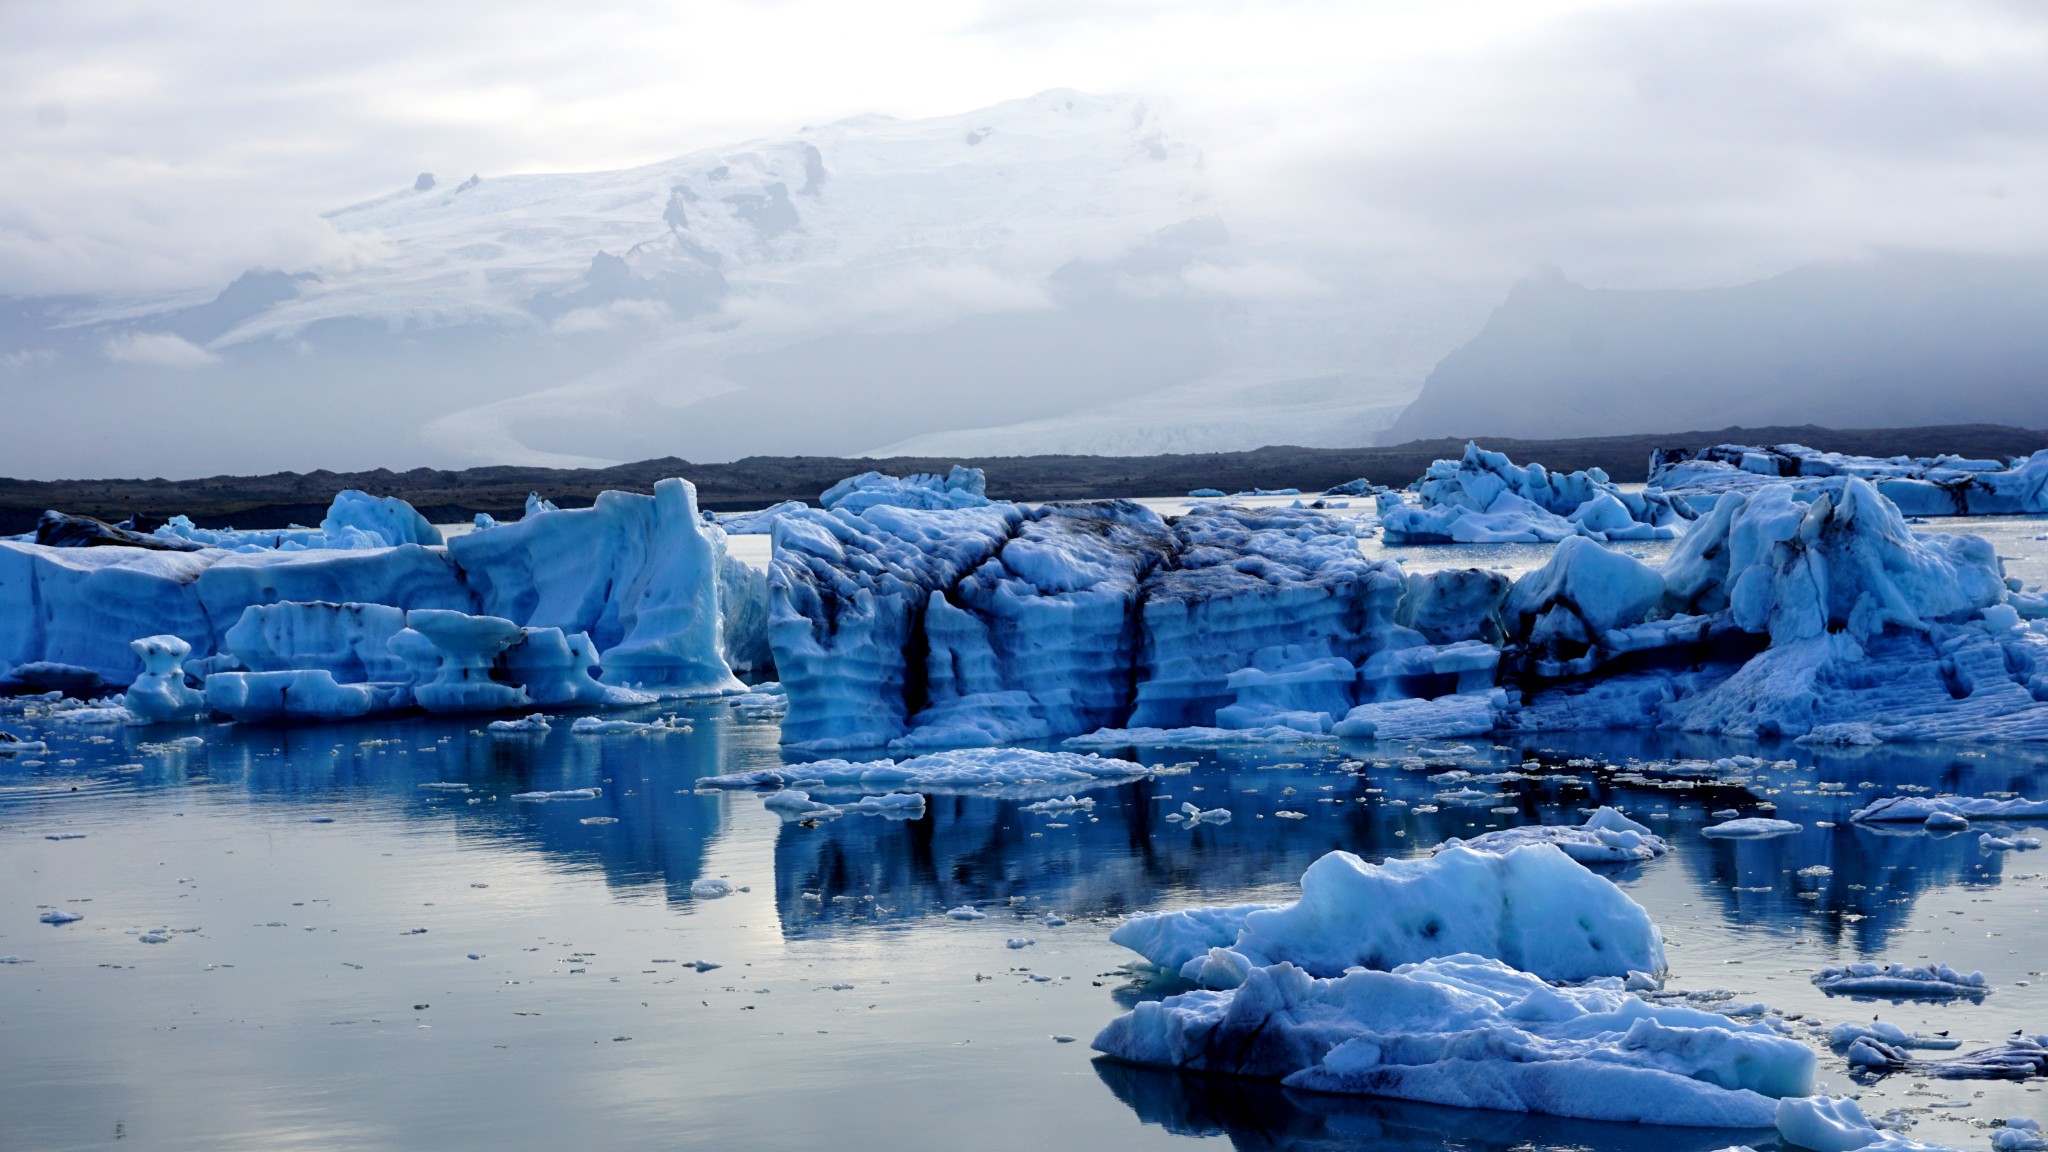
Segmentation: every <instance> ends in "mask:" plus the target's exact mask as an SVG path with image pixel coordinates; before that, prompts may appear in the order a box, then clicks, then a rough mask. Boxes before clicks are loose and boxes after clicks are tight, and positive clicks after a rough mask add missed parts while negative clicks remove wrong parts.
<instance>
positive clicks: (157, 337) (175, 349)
mask: <svg viewBox="0 0 2048 1152" xmlns="http://www.w3.org/2000/svg"><path fill="white" fill-rule="evenodd" d="M104 351H105V352H106V356H107V359H109V360H112V361H113V362H114V363H116V364H138V365H141V366H143V367H147V368H204V367H206V366H207V365H208V364H214V363H218V362H219V360H220V357H218V356H216V355H214V354H213V353H211V352H208V351H207V350H206V349H204V348H201V347H200V346H199V345H197V344H194V343H192V342H191V341H190V340H187V339H185V338H184V337H182V336H176V335H173V334H171V333H169V332H124V333H122V334H121V335H119V336H116V337H114V338H113V339H111V340H109V341H107V343H106V347H105V349H104Z"/></svg>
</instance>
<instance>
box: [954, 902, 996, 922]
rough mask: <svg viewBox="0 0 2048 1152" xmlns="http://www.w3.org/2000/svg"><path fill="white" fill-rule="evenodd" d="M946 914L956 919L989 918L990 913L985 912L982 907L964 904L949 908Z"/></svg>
mask: <svg viewBox="0 0 2048 1152" xmlns="http://www.w3.org/2000/svg"><path fill="white" fill-rule="evenodd" d="M946 915H947V916H948V917H950V918H951V919H954V920H986V919H988V913H986V912H983V911H982V910H981V909H979V908H976V907H974V906H973V905H972V904H962V905H960V906H959V907H958V908H950V909H947V911H946Z"/></svg>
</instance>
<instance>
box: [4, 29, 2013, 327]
mask: <svg viewBox="0 0 2048 1152" xmlns="http://www.w3.org/2000/svg"><path fill="white" fill-rule="evenodd" d="M1061 86H1064V87H1074V88H1080V89H1084V90H1090V91H1098V92H1142V93H1147V94H1153V95H1157V96H1159V97H1161V98H1163V99H1164V100H1165V101H1166V102H1167V103H1168V104H1169V105H1170V106H1171V108H1172V109H1173V115H1174V116H1175V117H1176V118H1177V120H1178V121H1179V122H1180V124H1181V125H1182V127H1183V131H1184V133H1185V134H1186V135H1187V136H1189V137H1190V138H1192V139H1194V140H1196V141H1197V142H1199V143H1200V144H1201V145H1202V146H1203V148H1204V149H1205V152H1206V155H1207V158H1208V161H1209V172H1210V175H1211V177H1212V178H1213V180H1214V181H1215V182H1216V185H1217V187H1218V188H1219V189H1220V190H1221V192H1222V193H1223V200H1224V202H1225V203H1227V204H1230V205H1231V206H1232V208H1233V210H1234V211H1235V212H1237V213H1238V214H1239V215H1241V216H1243V217H1246V218H1251V217H1259V218H1262V219H1263V220H1264V221H1266V222H1267V224H1268V225H1287V226H1300V227H1302V228H1305V229H1313V230H1315V231H1317V232H1320V233H1325V234H1327V235H1328V236H1329V237H1330V238H1331V239H1332V241H1334V242H1336V243H1340V244H1342V243H1356V244H1359V245H1361V246H1364V247H1370V248H1374V249H1378V250H1380V251H1382V252H1408V253H1412V254H1413V255H1414V256H1415V257H1416V258H1418V259H1420V260H1422V261H1426V262H1429V263H1432V264H1435V265H1438V266H1441V267H1445V268H1454V267H1455V268H1472V269H1480V270H1487V271H1499V270H1513V269H1518V268H1529V267H1534V266H1538V265H1544V264H1550V265H1556V266H1558V267H1561V268H1562V269H1563V270H1564V271H1565V272H1566V273H1567V274H1568V275H1571V276H1573V277H1574V278H1576V279H1579V280H1582V281H1585V282H1589V283H1595V284H1605V285H1612V286H1651V285H1668V286H1682V285H1693V284H1711V283H1725V282H1731V281H1735V280H1741V279H1746V278H1750V277H1754V276H1758V275H1763V274H1768V273H1772V272H1776V271H1779V270H1782V269H1783V268H1786V267H1789V266H1791V265H1793V264H1796V263H1800V262H1802V261H1805V260H1810V259H1813V258H1816V257H1827V256H1836V255H1843V254H1847V253H1853V252H1856V251H1858V250H1862V249H1867V248H1870V247H1873V246H1878V247H1883V246H1903V247H1928V248H1938V249H1953V250H1964V251H1973V252H2039V251H2042V250H2043V249H2044V247H2048V208H2044V205H2048V148H2044V135H2048V5H2042V4H2040V3H2038V2H2035V0H2010V2H1996V0H1944V2H1942V3H1938V4H1930V3H1927V2H1926V0H1906V2H1894V3H1887V2H1883V0H1870V2H1862V3H1822V2H1813V3H1795V2H1788V0H1760V2H1754V3H1748V2H1731V3H1696V2H1694V3H1687V2H1666V0H1637V2H1633V3H1625V4H1623V3H1602V2H1592V0H1580V2H1570V0H1567V2H1557V0H1508V2H1489V0H1465V2H1459V0H1434V2H1426V3H1425V2H1400V3H1373V2H1369V0H1341V2H1330V3H1318V2H1295V3H1288V2H1282V0H1258V2H1243V3H1239V2H1230V0H1210V2H1201V0H1192V2H1190V0H1182V2H1175V3H1158V2H1152V0H997V2H990V3H982V4H974V3H963V2H960V0H946V2H932V3H924V2H893V3H877V4H863V5H850V4H845V3H841V2H839V0H829V2H826V0H788V2H785V3H763V4H735V3H721V2H717V0H692V2H690V3H667V4H663V3H632V2H623V3H622V2H613V3H602V2H593V3H584V4H579V5H567V4H562V3H559V2H558V0H550V2H547V3H536V2H529V0H489V2H482V0H474V2H472V0H446V2H439V3H430V4H422V3H419V2H418V0H327V2H322V3H306V2H292V3H269V4H249V3H243V2H235V3H228V2H224V0H177V2H175V3H140V2H137V3H101V2H93V0H72V2H67V3H35V2H30V0H0V293H16V294H25V293H53V292H66V291H107V290H129V289H150V290H154V289H161V288H172V287H181V286H194V287H198V286H208V285H217V284H219V283H220V282H222V281H224V280H225V279H227V278H228V277H231V276H232V275H234V274H235V273H236V272H239V271H240V270H242V269H244V268H248V267H250V266H253V265H270V266H281V267H299V266H305V265H307V264H310V263H314V262H319V261H322V260H327V259H332V258H334V257H335V250H334V246H333V241H332V239H331V237H330V236H329V234H328V233H327V231H326V229H325V227H324V226H323V225H322V224H321V223H320V222H319V220H318V218H317V213H319V212H320V211H323V210H326V209H329V208H333V207H336V206H339V205H342V204H346V203H349V202H352V201H355V200H359V199H363V198H366V197H368V196H372V195H376V194H380V193H382V192H385V191H388V190H391V189H393V188H396V187H399V186H402V185H405V184H408V183H409V182H410V181H411V178H412V177H413V175H414V174H415V173H417V172H420V171H433V172H435V173H438V174H440V175H441V176H443V177H444V178H450V177H452V178H460V177H463V176H467V175H468V174H470V173H471V172H481V173H483V174H485V175H486V176H490V175H501V174H506V173H512V172H530V171H565V170H587V169H593V168H608V167H621V166H628V165H633V164H638V163H643V162H647V161H651V160H656V159H661V158H664V157H668V156H672V155H676V154H679V153H683V152H686V151H689V150H691V149H693V148H698V147H705V146H712V145H718V144H724V143H731V142H735V141H738V140H742V139H746V138H748V137H751V136H755V135H762V134H769V133H783V132H787V131H789V130H791V129H793V128H796V127H800V126H802V125H805V124H815V123H821V122H825V121H828V120H832V119H836V118H839V117H843V116H847V115H852V114H856V113H862V112H886V113H890V114H894V115H898V116H905V117H912V116H926V115H936V114H943V113H951V112H959V111H965V110H968V109H972V108H975V107H978V106H982V105H986V104H991V103H995V102H997V101H1000V100H1006V99H1011V98H1014V97H1018V96H1023V95H1028V94H1030V93H1032V92H1035V91H1039V90H1042V89H1045V88H1050V87H1061Z"/></svg>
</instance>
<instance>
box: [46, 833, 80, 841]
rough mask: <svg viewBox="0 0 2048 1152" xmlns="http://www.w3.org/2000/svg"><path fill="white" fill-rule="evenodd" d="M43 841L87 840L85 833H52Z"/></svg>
mask: <svg viewBox="0 0 2048 1152" xmlns="http://www.w3.org/2000/svg"><path fill="white" fill-rule="evenodd" d="M43 839H45V840H83V839H85V833H83V832H52V833H50V834H49V835H47V836H44V837H43Z"/></svg>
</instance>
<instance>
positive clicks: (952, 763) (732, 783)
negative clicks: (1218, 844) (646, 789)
mask: <svg viewBox="0 0 2048 1152" xmlns="http://www.w3.org/2000/svg"><path fill="white" fill-rule="evenodd" d="M1152 771H1153V770H1152V769H1149V768H1147V767H1145V766H1144V765H1142V764H1139V763H1136V762H1135V761H1131V760H1115V759H1110V758H1107V757H1102V756H1093V755H1085V756H1084V755H1080V754H1078V753H1074V752H1039V751H1034V750H1032V749H1029V748H996V749H987V748H963V749H956V750H952V751H946V752H934V753H931V754H929V755H925V756H914V757H910V758H907V759H904V760H867V761H854V760H814V761H811V762H810V763H807V764H798V765H793V766H790V767H786V768H768V769H760V770H757V771H753V772H736V773H729V774H726V775H721V776H705V777H702V778H700V779H699V780H698V781H697V787H699V788H762V787H772V788H780V787H786V786H790V785H795V784H798V783H804V784H809V785H826V784H829V785H839V786H847V787H857V788H866V789H872V790H877V791H887V790H892V789H896V788H919V789H925V790H944V789H981V788H987V787H990V786H1001V785H1023V784H1034V785H1035V784H1057V785H1060V786H1061V787H1062V788H1065V787H1068V786H1071V785H1076V784H1109V783H1120V782H1122V781H1125V780H1134V779H1137V778H1139V777H1142V776H1147V775H1150V774H1151V773H1152Z"/></svg>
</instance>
